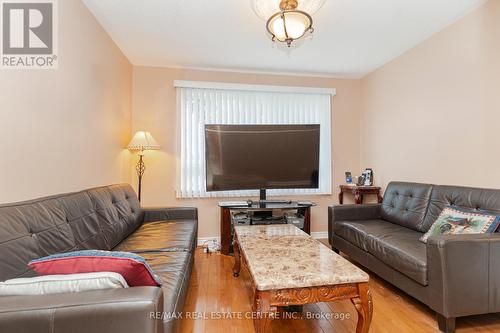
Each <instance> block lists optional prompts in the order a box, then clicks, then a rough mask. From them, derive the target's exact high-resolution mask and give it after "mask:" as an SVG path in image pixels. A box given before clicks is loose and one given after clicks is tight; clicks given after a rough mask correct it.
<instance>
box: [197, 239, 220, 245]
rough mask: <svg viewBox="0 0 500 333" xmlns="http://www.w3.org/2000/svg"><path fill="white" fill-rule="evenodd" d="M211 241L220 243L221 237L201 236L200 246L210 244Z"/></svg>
mask: <svg viewBox="0 0 500 333" xmlns="http://www.w3.org/2000/svg"><path fill="white" fill-rule="evenodd" d="M210 242H216V243H220V237H200V238H198V246H202V245H205V244H208V243H210Z"/></svg>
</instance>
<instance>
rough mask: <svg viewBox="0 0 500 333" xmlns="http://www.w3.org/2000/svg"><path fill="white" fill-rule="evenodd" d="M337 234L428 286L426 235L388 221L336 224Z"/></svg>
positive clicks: (335, 230)
mask: <svg viewBox="0 0 500 333" xmlns="http://www.w3.org/2000/svg"><path fill="white" fill-rule="evenodd" d="M334 233H335V234H336V235H338V236H339V237H342V238H344V239H345V240H347V241H349V242H350V243H352V244H354V245H356V246H357V247H359V248H361V249H363V250H365V251H367V252H369V253H370V254H372V255H373V256H374V257H376V258H377V259H379V260H380V261H382V262H384V263H385V264H386V265H387V266H390V267H391V268H393V269H395V270H397V271H399V272H400V273H402V274H404V275H406V276H408V277H409V278H411V279H412V280H414V281H415V282H418V283H419V284H421V285H423V286H426V285H427V257H426V247H425V244H423V243H422V242H420V241H419V238H420V237H421V236H422V233H420V232H418V231H414V230H411V229H408V228H405V227H402V226H400V225H397V224H393V223H390V222H387V221H384V220H365V221H340V222H335V225H334Z"/></svg>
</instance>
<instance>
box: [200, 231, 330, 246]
mask: <svg viewBox="0 0 500 333" xmlns="http://www.w3.org/2000/svg"><path fill="white" fill-rule="evenodd" d="M311 236H312V238H315V239H327V238H328V231H315V232H311ZM210 242H217V243H220V237H218V236H212V237H200V238H198V246H202V245H204V244H208V243H210Z"/></svg>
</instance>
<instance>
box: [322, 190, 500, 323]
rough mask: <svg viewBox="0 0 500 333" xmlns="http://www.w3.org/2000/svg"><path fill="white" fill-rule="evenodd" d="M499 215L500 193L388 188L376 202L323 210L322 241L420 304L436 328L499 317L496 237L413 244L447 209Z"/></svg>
mask: <svg viewBox="0 0 500 333" xmlns="http://www.w3.org/2000/svg"><path fill="white" fill-rule="evenodd" d="M449 205H452V206H457V207H459V208H463V209H468V210H477V211H480V212H488V213H493V214H495V215H500V190H488V189H480V188H468V187H457V186H439V185H429V184H417V183H403V182H392V183H390V184H389V185H388V187H387V189H386V191H385V195H384V200H383V202H382V204H371V205H344V206H331V207H329V224H328V227H329V230H328V233H329V241H330V244H331V245H332V248H333V249H334V250H337V251H338V250H340V251H342V252H344V253H346V254H347V255H349V257H350V258H352V259H353V260H355V261H357V262H358V263H360V264H361V265H363V266H365V267H367V268H368V269H370V270H371V271H373V272H374V273H376V274H377V275H379V276H380V277H382V278H384V279H385V280H387V281H388V282H390V283H392V284H393V285H395V286H397V287H398V288H400V289H402V290H403V291H405V292H406V293H408V294H410V295H411V296H413V297H415V298H416V299H418V300H420V301H421V302H423V303H425V304H427V305H428V306H429V307H430V308H432V309H433V310H434V311H436V313H437V317H438V324H439V328H440V329H441V330H442V331H445V332H453V331H454V330H455V318H456V317H461V316H468V315H475V314H484V313H494V312H500V234H499V233H494V234H482V235H443V236H431V237H430V238H429V239H428V241H427V244H424V243H422V242H420V241H419V238H420V237H421V236H422V235H423V234H424V233H425V232H426V231H427V230H429V228H430V226H431V225H432V224H433V222H434V221H435V220H436V218H437V217H438V216H439V214H440V213H441V211H442V210H443V208H445V207H446V206H449Z"/></svg>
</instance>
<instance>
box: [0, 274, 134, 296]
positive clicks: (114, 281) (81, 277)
mask: <svg viewBox="0 0 500 333" xmlns="http://www.w3.org/2000/svg"><path fill="white" fill-rule="evenodd" d="M118 288H128V284H127V282H126V281H125V279H124V278H123V276H121V275H120V274H118V273H114V272H95V273H81V274H66V275H44V276H37V277H33V278H20V279H11V280H7V281H5V282H0V296H27V295H48V294H60V293H78V292H81V291H90V290H103V289H118Z"/></svg>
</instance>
